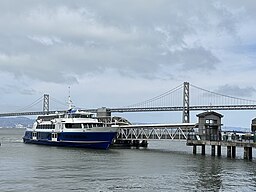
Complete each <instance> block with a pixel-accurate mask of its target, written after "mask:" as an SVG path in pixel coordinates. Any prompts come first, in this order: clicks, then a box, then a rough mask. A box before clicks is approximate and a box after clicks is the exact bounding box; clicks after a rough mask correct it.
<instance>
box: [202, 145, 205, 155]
mask: <svg viewBox="0 0 256 192" xmlns="http://www.w3.org/2000/svg"><path fill="white" fill-rule="evenodd" d="M201 154H202V155H205V145H202V151H201Z"/></svg>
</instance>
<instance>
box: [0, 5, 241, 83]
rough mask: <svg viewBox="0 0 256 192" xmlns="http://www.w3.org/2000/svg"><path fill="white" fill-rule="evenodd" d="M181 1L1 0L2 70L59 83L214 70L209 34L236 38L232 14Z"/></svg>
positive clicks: (214, 53)
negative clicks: (91, 77) (111, 73)
mask: <svg viewBox="0 0 256 192" xmlns="http://www.w3.org/2000/svg"><path fill="white" fill-rule="evenodd" d="M186 3H187V4H186V6H184V2H182V3H181V2H180V1H174V2H170V1H166V0H160V1H145V0H140V1H107V2H105V1H101V2H100V3H99V2H97V1H76V2H73V1H68V0H66V1H65V0H64V1H43V2H40V4H38V1H37V3H36V1H28V0H27V1H23V3H17V2H16V1H8V2H7V1H4V2H0V7H1V8H0V11H1V17H0V23H1V24H2V25H3V26H5V30H4V31H3V33H2V34H1V36H0V69H1V71H6V72H9V73H13V74H14V75H15V76H16V77H19V78H22V77H30V78H31V79H34V80H38V81H45V82H55V83H60V84H61V83H66V84H70V83H77V82H79V79H80V78H81V77H83V76H86V75H90V74H95V75H99V74H101V73H103V72H105V71H106V70H107V69H113V70H115V71H118V72H120V73H121V74H124V75H127V76H133V77H134V76H140V77H145V78H151V79H158V78H167V77H169V76H172V77H174V76H175V75H176V74H179V73H180V72H179V71H184V70H188V71H194V72H196V71H198V70H199V71H202V70H203V71H211V70H216V68H217V67H218V64H219V63H220V62H221V58H219V56H218V54H217V51H216V50H215V49H214V45H211V43H209V41H211V38H213V37H212V36H209V37H208V36H207V35H208V34H230V33H236V28H237V22H238V20H237V17H236V14H235V12H234V11H233V9H230V8H227V6H225V5H224V4H221V3H219V4H216V3H214V2H211V1H203V0H198V1H197V3H194V2H190V1H186ZM114 5H115V6H114ZM6 10H8V11H6ZM109 10H111V11H109ZM204 35H206V37H205V36H204ZM234 38H235V37H234ZM166 71H169V72H168V73H166Z"/></svg>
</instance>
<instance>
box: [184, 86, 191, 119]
mask: <svg viewBox="0 0 256 192" xmlns="http://www.w3.org/2000/svg"><path fill="white" fill-rule="evenodd" d="M189 121H190V120H189V82H184V85H183V119H182V122H183V123H189Z"/></svg>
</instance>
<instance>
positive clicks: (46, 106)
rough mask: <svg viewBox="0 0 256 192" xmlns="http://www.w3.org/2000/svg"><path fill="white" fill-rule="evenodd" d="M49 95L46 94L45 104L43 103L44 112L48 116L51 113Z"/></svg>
mask: <svg viewBox="0 0 256 192" xmlns="http://www.w3.org/2000/svg"><path fill="white" fill-rule="evenodd" d="M49 105H50V103H49V94H44V102H43V112H45V113H46V114H48V113H49Z"/></svg>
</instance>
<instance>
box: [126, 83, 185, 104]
mask: <svg viewBox="0 0 256 192" xmlns="http://www.w3.org/2000/svg"><path fill="white" fill-rule="evenodd" d="M182 90H183V84H180V85H178V86H177V87H175V88H173V89H171V90H169V91H166V92H164V93H162V94H160V95H158V96H155V97H153V98H151V99H148V100H146V101H142V102H139V103H136V104H133V105H129V106H127V108H144V107H155V106H158V107H160V106H167V105H168V106H180V105H182V97H181V94H182Z"/></svg>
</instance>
